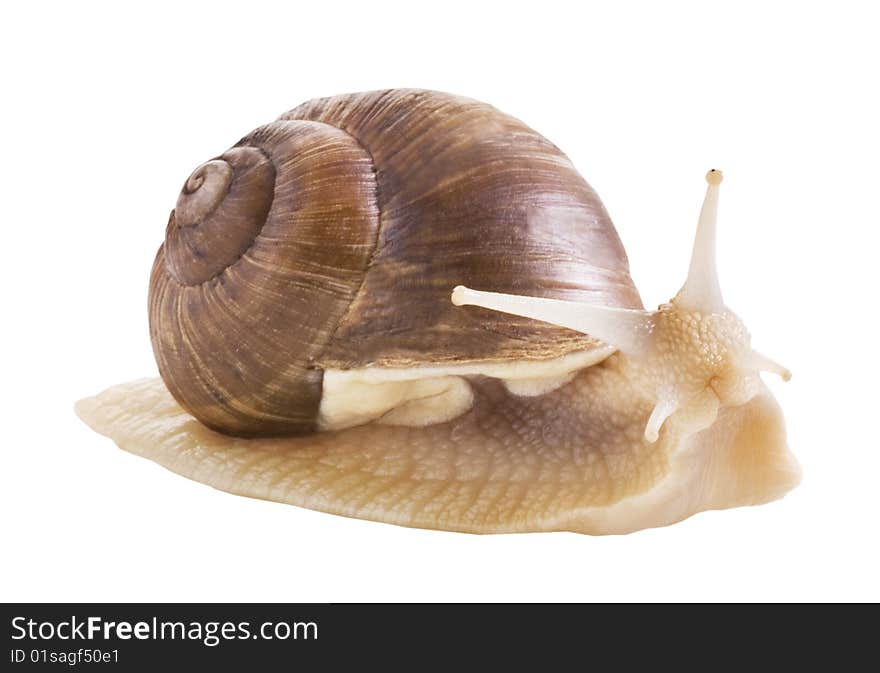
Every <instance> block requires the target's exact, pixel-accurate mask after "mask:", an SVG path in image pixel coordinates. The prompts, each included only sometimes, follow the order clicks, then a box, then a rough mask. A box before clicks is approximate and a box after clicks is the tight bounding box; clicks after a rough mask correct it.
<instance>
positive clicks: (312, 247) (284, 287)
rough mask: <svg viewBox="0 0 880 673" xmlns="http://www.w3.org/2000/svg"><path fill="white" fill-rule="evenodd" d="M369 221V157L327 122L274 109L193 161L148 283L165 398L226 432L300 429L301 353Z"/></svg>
mask: <svg viewBox="0 0 880 673" xmlns="http://www.w3.org/2000/svg"><path fill="white" fill-rule="evenodd" d="M377 231H378V211H377V205H376V182H375V176H374V174H373V165H372V161H371V159H370V157H369V156H368V155H367V153H366V152H365V151H364V150H363V148H361V147H360V146H359V145H358V144H357V142H355V141H354V140H353V139H352V138H351V137H350V136H349V135H347V134H346V133H344V132H342V131H340V130H338V129H336V128H333V127H332V126H327V125H326V124H319V123H313V122H303V121H278V122H275V123H272V124H269V125H267V126H263V127H261V128H259V129H257V130H256V131H254V132H253V133H251V134H250V135H248V136H247V137H245V138H244V139H242V140H241V141H240V142H239V143H238V144H237V145H236V146H235V147H233V148H232V149H231V150H229V151H228V152H225V153H224V154H222V155H221V156H220V157H218V158H216V159H213V160H211V161H208V162H207V163H204V164H202V165H201V166H199V167H198V168H197V169H196V170H195V171H194V172H193V174H192V175H191V176H190V177H189V178H188V179H187V181H186V183H185V184H184V186H183V189H182V190H181V193H180V196H179V197H178V200H177V205H176V207H175V209H174V211H173V212H172V214H171V217H170V218H169V222H168V227H167V230H166V237H165V243H164V245H163V246H162V248H161V249H160V250H159V253H158V255H157V257H156V261H155V264H154V266H153V273H152V278H151V283H150V285H151V290H150V302H149V305H150V306H149V308H150V329H151V336H152V342H153V348H154V352H155V355H156V360H157V362H158V364H159V370H160V373H161V374H162V377H163V379H164V380H165V382H166V385H168V388H169V390H170V391H171V392H172V394H173V395H174V396H175V398H176V399H177V400H178V402H180V404H181V405H182V406H184V407H185V408H187V409H188V410H189V411H190V412H191V413H192V414H193V415H194V416H196V418H198V419H199V420H201V421H202V422H203V423H205V424H206V425H208V426H209V427H211V428H215V429H218V430H222V431H223V432H226V433H229V434H235V435H240V436H254V435H289V434H298V433H307V432H310V431H312V430H313V426H314V422H315V416H316V413H317V408H318V404H319V402H320V399H321V377H322V373H321V370H320V369H319V368H317V367H315V365H314V359H315V358H316V357H317V355H318V354H319V353H320V350H321V348H322V344H324V343H326V342H327V340H328V339H329V338H330V336H331V335H332V333H333V331H334V330H335V328H336V325H337V324H338V322H339V321H340V319H341V318H342V316H343V315H344V313H345V312H346V310H347V308H348V306H349V304H350V303H351V301H352V300H353V298H354V295H355V293H356V291H357V289H358V288H359V287H360V283H361V280H362V277H363V273H364V270H365V269H366V265H367V262H368V260H369V255H370V252H371V251H372V249H373V246H374V244H375V239H376V235H377Z"/></svg>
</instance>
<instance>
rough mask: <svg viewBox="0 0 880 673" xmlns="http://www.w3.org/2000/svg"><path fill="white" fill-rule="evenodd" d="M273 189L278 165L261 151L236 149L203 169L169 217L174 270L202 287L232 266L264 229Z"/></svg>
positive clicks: (171, 269) (167, 238)
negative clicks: (202, 284) (201, 284)
mask: <svg viewBox="0 0 880 673" xmlns="http://www.w3.org/2000/svg"><path fill="white" fill-rule="evenodd" d="M274 190H275V166H274V165H273V164H272V161H271V159H270V158H269V157H268V156H267V155H266V154H264V153H263V151H261V150H260V149H259V148H257V147H247V146H245V147H235V148H233V149H231V150H229V151H228V152H225V153H224V154H222V155H221V156H220V157H219V158H217V159H212V160H211V161H208V162H206V163H204V164H202V165H201V166H199V167H198V168H197V169H196V170H195V171H193V173H192V175H190V176H189V178H188V179H187V181H186V182H185V183H184V185H183V189H181V191H180V196H179V197H178V198H177V205H176V206H175V208H174V210H173V211H172V214H171V217H170V218H169V222H168V229H167V231H166V234H165V254H166V257H167V260H168V270H169V272H170V273H171V274H172V275H173V276H174V277H175V278H176V279H177V280H178V281H179V282H180V283H182V284H184V285H198V284H199V283H204V282H205V281H207V280H210V279H211V278H213V277H215V276H216V275H217V274H219V273H220V272H221V271H223V269H225V268H226V267H228V266H229V265H230V264H233V263H234V262H235V261H236V260H238V259H239V258H240V257H241V256H242V254H244V252H245V251H246V250H247V249H248V248H249V247H250V246H251V245H252V244H253V242H254V239H255V238H256V237H257V235H258V234H259V233H260V230H261V229H262V228H263V224H264V223H265V222H266V217H267V215H268V214H269V209H270V207H271V206H272V199H273V195H274Z"/></svg>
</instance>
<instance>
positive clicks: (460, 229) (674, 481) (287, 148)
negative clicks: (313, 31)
mask: <svg viewBox="0 0 880 673" xmlns="http://www.w3.org/2000/svg"><path fill="white" fill-rule="evenodd" d="M706 179H707V183H708V186H707V190H706V197H705V201H704V204H703V209H702V211H701V213H700V219H699V223H698V227H697V235H696V239H695V243H694V249H693V254H692V258H691V265H690V269H689V272H688V275H687V279H686V281H685V283H684V285H683V286H682V288H681V290H680V291H679V293H678V294H677V295H676V296H675V297H674V298H673V299H672V300H670V302H669V303H667V304H664V305H662V306H660V307H659V308H658V309H657V310H655V311H646V310H644V309H643V308H642V304H641V301H640V299H639V295H638V293H637V292H636V289H635V287H634V285H633V283H632V280H631V278H630V275H629V269H628V263H627V259H626V254H625V252H624V250H623V247H622V246H621V243H620V240H619V238H618V236H617V234H616V232H615V230H614V228H613V226H612V225H611V222H610V220H609V218H608V215H607V213H606V212H605V209H604V208H603V207H602V204H601V202H600V201H599V199H598V197H597V196H596V194H595V192H593V190H592V189H591V188H590V187H589V186H588V185H587V183H586V182H584V180H583V179H582V178H581V177H580V176H579V175H578V173H577V172H576V171H575V169H574V168H573V167H572V165H571V162H570V161H569V160H568V159H567V158H566V157H565V156H564V155H563V154H562V153H561V152H560V151H559V150H558V149H557V148H556V147H555V146H553V145H552V144H551V143H550V142H548V141H547V140H546V139H544V138H543V137H542V136H540V135H539V134H537V133H535V132H534V131H532V130H530V129H529V128H528V127H526V126H524V125H523V124H522V123H520V122H518V121H516V120H514V119H512V118H510V117H508V116H506V115H504V114H502V113H500V112H498V111H497V110H495V109H494V108H492V107H490V106H488V105H485V104H482V103H478V102H476V101H471V100H467V99H463V98H458V97H455V96H450V95H448V94H440V93H434V92H428V91H412V90H391V91H381V92H373V93H365V94H354V95H348V96H337V97H333V98H326V99H321V100H316V101H312V102H309V103H306V104H304V105H302V106H300V107H298V108H296V109H295V110H293V111H291V112H289V113H287V114H285V115H283V116H282V117H281V118H280V119H279V120H278V121H276V122H273V123H271V124H268V125H266V126H263V127H261V128H259V129H257V130H256V131H254V132H252V133H250V134H249V135H247V136H246V137H245V138H243V139H242V140H241V141H240V142H239V143H237V144H236V145H235V146H234V147H233V148H232V149H230V150H228V151H227V152H225V153H223V154H222V155H220V156H219V157H217V158H215V159H212V160H211V161H208V162H207V163H205V164H202V165H201V166H200V167H199V168H197V169H196V171H195V172H194V173H193V174H192V175H191V176H190V177H189V178H188V179H187V181H186V183H185V184H184V187H183V190H182V191H181V194H180V196H179V198H178V201H177V205H176V207H175V209H174V211H173V212H172V214H171V217H170V218H169V221H168V226H167V230H166V237H165V243H164V244H163V246H162V247H161V248H160V250H159V253H158V255H157V257H156V261H155V264H154V266H153V272H152V276H151V282H150V301H149V309H150V333H151V337H152V343H153V348H154V351H155V354H156V359H157V362H158V364H159V371H160V373H161V375H162V378H161V379H151V380H144V381H135V382H131V383H127V384H121V385H118V386H115V387H113V388H111V389H109V390H107V391H104V392H103V393H101V394H100V395H98V396H96V397H92V398H88V399H85V400H81V401H80V402H79V403H78V404H77V412H78V413H79V414H80V416H81V417H82V418H83V419H84V420H85V421H86V422H87V423H88V424H89V425H90V426H91V427H93V428H94V429H95V430H97V431H98V432H101V433H103V434H106V435H108V436H110V437H112V438H113V439H114V441H116V443H117V444H119V446H121V447H122V448H124V449H126V450H128V451H131V452H133V453H136V454H139V455H142V456H146V457H148V458H150V459H152V460H154V461H156V462H158V463H160V464H162V465H165V466H166V467H168V468H170V469H172V470H174V471H176V472H179V473H180V474H183V475H185V476H188V477H190V478H193V479H195V480H198V481H200V482H203V483H207V484H210V485H212V486H215V487H217V488H221V489H224V490H227V491H230V492H233V493H237V494H242V495H249V496H253V497H258V498H265V499H270V500H276V501H280V502H285V503H290V504H294V505H301V506H304V507H310V508H313V509H319V510H322V511H327V512H333V513H336V514H343V515H348V516H355V517H360V518H365V519H375V520H379V521H385V522H390V523H396V524H401V525H407V526H420V527H428V528H440V529H445V530H456V531H468V532H514V531H516V532H523V531H548V530H571V531H577V532H583V533H591V534H604V533H623V532H629V531H633V530H638V529H640V528H645V527H650V526H660V525H666V524H669V523H672V522H675V521H679V520H681V519H683V518H686V517H688V516H690V515H691V514H694V513H696V512H699V511H702V510H706V509H719V508H727V507H733V506H738V505H747V504H749V505H751V504H757V503H761V502H767V501H769V500H772V499H775V498H778V497H780V496H781V495H783V494H784V493H785V492H786V491H788V490H789V489H791V488H792V487H794V486H795V485H796V484H797V483H798V481H799V475H800V471H799V467H798V465H797V462H796V460H795V459H794V458H793V456H792V455H791V454H790V452H789V451H788V447H787V446H786V440H785V425H784V421H783V418H782V414H781V412H780V409H779V406H778V405H777V404H776V402H775V400H774V399H773V397H772V395H771V394H770V392H769V390H768V389H767V387H766V386H765V385H764V383H763V381H762V379H761V378H760V375H759V372H761V371H769V372H774V373H777V374H780V375H781V376H782V377H783V378H786V379H787V378H788V377H789V376H790V374H789V373H788V371H787V370H786V369H785V368H783V367H781V366H780V365H778V364H776V363H775V362H773V361H772V360H770V359H769V358H767V357H765V356H763V355H760V354H759V353H757V352H756V351H754V350H753V349H752V347H751V337H750V336H749V333H748V331H747V330H746V329H745V326H744V325H743V324H742V322H741V321H740V320H739V318H738V317H737V316H736V315H735V314H734V313H733V312H732V311H731V310H730V309H729V308H728V307H727V306H726V305H725V303H724V301H723V299H722V295H721V290H720V285H719V282H718V275H717V270H716V268H715V249H714V246H715V226H716V212H717V203H718V188H719V185H720V183H721V174H720V172H717V171H710V172H709V173H708V174H707V176H706ZM468 286H471V287H473V288H477V289H471V288H470V287H468ZM453 288H454V289H453ZM450 293H451V294H450ZM450 300H451V301H450ZM196 419H198V420H196ZM389 423H390V425H389ZM244 437H248V438H244Z"/></svg>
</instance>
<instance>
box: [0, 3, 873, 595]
mask: <svg viewBox="0 0 880 673" xmlns="http://www.w3.org/2000/svg"><path fill="white" fill-rule="evenodd" d="M870 7H871V3H862V4H856V3H847V2H840V1H838V2H833V3H827V4H826V5H824V6H823V5H818V4H815V3H808V2H797V3H783V2H777V3H764V2H762V3H756V4H755V5H751V4H749V3H744V2H736V3H733V2H730V3H720V2H694V3H669V2H664V3H638V4H636V3H628V2H616V3H601V6H599V5H598V3H597V4H596V5H593V4H590V3H583V2H579V3H574V2H572V3H565V4H562V3H555V2H549V1H547V0H542V1H541V2H536V3H533V4H517V3H513V2H504V3H500V4H497V5H490V4H489V3H478V2H467V3H460V4H459V3H455V2H450V1H449V0H443V2H436V3H432V4H431V5H427V4H421V3H414V2H410V3H401V4H396V5H392V4H386V3H381V2H376V1H372V2H361V3H352V4H350V5H344V4H343V3H340V2H327V3H322V2H311V3H308V5H303V6H297V3H293V2H285V3H278V4H277V5H264V4H262V3H259V2H254V1H253V0H248V1H247V2H240V3H236V4H235V5H230V6H225V5H222V4H220V3H216V2H212V3H206V4H204V5H197V4H191V3H186V4H184V3H174V5H173V7H169V8H167V9H163V8H161V6H160V5H158V4H154V3H149V4H145V5H144V7H143V9H141V10H135V9H131V8H130V7H128V3H107V4H97V3H58V4H55V5H50V4H44V3H40V2H33V3H8V4H5V5H4V8H3V9H2V10H0V63H2V66H0V67H2V94H0V95H2V98H3V103H2V106H0V118H2V121H0V130H2V134H3V144H2V149H3V153H2V158H0V185H2V242H3V251H4V254H3V261H2V264H0V274H2V279H0V280H2V287H3V292H2V316H3V317H2V330H0V339H2V344H0V345H2V349H0V353H2V356H3V369H2V380H3V385H2V393H0V394H2V396H3V400H2V410H3V430H2V435H0V442H2V448H0V461H2V470H0V479H2V487H0V499H2V524H0V525H2V530H0V538H2V540H3V543H2V544H3V547H4V551H3V552H2V556H0V564H2V572H0V599H2V600H26V601H31V600H95V601H133V600H158V601H166V600H168V601H227V600H253V601H341V600H345V601H362V600H388V601H396V600H442V601H445V600H474V601H478V600H480V601H481V600H499V601H509V600H529V601H530V600H578V601H593V600H623V601H653V600H868V599H872V600H878V599H880V581H878V574H877V568H878V562H880V558H878V557H880V554H878V550H880V543H878V515H880V507H878V495H877V494H878V484H880V432H878V419H880V408H878V403H880V394H878V393H880V391H878V386H880V368H878V360H880V357H878V350H880V339H878V319H877V314H878V304H877V292H876V289H877V284H878V282H877V279H878V263H880V259H878V257H880V234H878V231H880V216H878V198H877V195H878V193H880V192H878V189H880V187H878V185H880V136H878V123H880V101H878V89H880V86H878V84H880V83H878V65H880V48H878V37H877V36H878V16H877V15H875V14H874V13H873V12H872V11H871V10H870V9H869V8H870ZM395 86H415V87H425V88H434V89H440V90H446V91H452V92H455V93H460V94H464V95H468V96H471V97H475V98H479V99H481V100H485V101H488V102H490V103H492V104H494V105H495V106H497V107H499V108H500V109H502V110H504V111H506V112H509V113H511V114H513V115H514V116H516V117H519V118H520V119H522V120H524V121H525V122H526V123H528V124H529V125H531V126H533V127H534V128H535V129H537V130H538V131H540V132H542V133H544V134H545V135H547V136H548V137H549V138H550V139H551V140H552V141H554V142H555V143H556V144H557V145H559V146H560V147H561V148H562V149H563V150H564V151H566V152H567V153H568V154H569V156H570V157H571V158H572V160H573V161H574V163H575V165H576V166H577V167H578V168H579V170H580V171H581V172H582V173H583V174H584V176H585V177H586V178H587V180H588V181H589V182H590V183H591V184H592V185H593V187H595V188H596V190H597V191H598V192H599V194H600V195H601V196H602V198H603V200H604V202H605V204H606V206H607V208H608V210H609V212H610V213H611V216H612V218H613V219H614V221H615V224H616V226H617V228H618V230H619V232H620V235H621V237H622V238H623V241H624V243H625V245H626V248H627V251H628V253H629V255H630V262H631V265H632V271H633V277H634V278H635V281H636V284H637V285H638V287H639V288H640V290H641V292H642V296H643V299H644V300H645V303H646V305H649V306H652V305H656V304H658V303H660V302H662V301H665V300H667V299H669V298H670V297H671V296H672V295H673V294H674V293H675V291H676V290H677V289H678V286H679V285H680V283H681V281H682V280H683V277H684V273H685V270H686V265H687V260H688V256H689V251H690V245H691V236H692V233H693V230H694V226H695V223H696V217H697V213H698V210H699V206H700V201H701V199H702V194H703V190H704V182H703V174H704V173H705V171H706V170H707V169H708V168H710V167H717V168H721V169H723V170H724V172H725V176H726V179H725V183H724V186H723V189H722V197H721V198H722V201H721V211H720V212H721V229H720V233H719V245H720V250H719V262H720V266H721V277H722V286H723V289H724V292H725V299H726V300H727V302H728V304H729V305H730V306H731V307H732V308H733V309H734V310H736V311H737V312H738V313H739V314H740V315H741V316H742V317H743V319H744V320H745V322H746V323H747V324H748V325H749V326H750V328H751V330H752V333H753V336H754V343H755V345H756V346H757V347H758V348H759V349H760V350H762V351H764V352H766V353H767V354H769V355H771V356H773V357H774V358H776V359H778V360H779V361H781V362H783V363H784V364H786V365H787V366H788V367H790V368H791V369H792V371H793V372H794V378H793V380H792V381H791V383H789V384H782V383H780V382H778V381H776V380H773V381H771V382H770V385H771V386H772V388H773V390H774V392H775V393H776V394H777V396H778V398H779V400H780V402H781V404H782V406H783V408H784V409H785V412H786V416H787V419H788V423H789V432H790V443H791V446H792V448H793V450H794V452H795V454H796V455H797V457H798V458H799V459H800V461H801V463H802V465H803V469H804V475H805V476H804V481H803V484H802V485H801V486H800V487H799V488H798V489H797V490H795V491H793V492H792V493H791V494H790V495H788V496H787V497H786V498H785V499H784V500H781V501H779V502H776V503H773V504H770V505H766V506H762V507H758V508H747V509H739V510H730V511H725V512H712V513H705V514H700V515H697V516H695V517H694V518H692V519H690V520H688V521H685V522H683V523H680V524H677V525H675V526H672V527H669V528H663V529H656V530H648V531H644V532H640V533H636V534H632V535H629V536H623V537H606V538H591V537H585V536H579V535H574V534H543V535H506V536H470V535H462V534H453V533H441V532H431V531H421V530H411V529H405V528H397V527H394V526H389V525H383V524H377V523H369V522H364V521H356V520H349V519H344V518H339V517H334V516H330V515H326V514H320V513H315V512H310V511H306V510H301V509H296V508H293V507H289V506H284V505H278V504H273V503H268V502H260V501H255V500H248V499H244V498H239V497H234V496H231V495H227V494H224V493H221V492H219V491H214V490H212V489H210V488H208V487H205V486H202V485H199V484H196V483H194V482H191V481H187V480H186V479H184V478H182V477H178V476H176V475H173V474H172V473H170V472H167V471H165V470H164V469H162V468H160V467H158V466H156V465H154V464H152V463H150V462H147V461H145V460H142V459H139V458H136V457H134V456H131V455H129V454H126V453H124V452H122V451H120V450H119V449H117V448H116V447H115V446H114V445H113V444H112V442H110V441H109V440H107V439H105V438H102V437H100V436H98V435H96V434H94V433H93V432H91V431H90V430H89V429H87V428H86V426H85V425H83V424H82V423H81V422H80V421H79V420H78V419H77V418H76V417H75V415H74V413H73V403H74V401H75V400H76V399H78V398H80V397H83V396H87V395H91V394H94V393H96V392H98V391H99V390H101V389H103V388H105V387H107V386H110V385H112V384H115V383H118V382H121V381H125V380H128V379H132V378H137V377H142V376H146V375H153V374H154V373H155V372H156V368H155V364H154V362H153V357H152V353H151V350H150V343H149V337H148V332H147V311H146V293H147V281H148V273H149V269H150V265H151V263H152V260H153V256H154V253H155V251H156V249H157V247H158V246H159V244H160V242H161V240H162V237H163V232H164V228H165V223H166V220H167V216H168V212H169V210H170V209H171V207H172V206H173V204H174V201H175V199H176V196H177V192H178V190H179V188H180V186H181V184H182V183H183V181H184V180H185V179H186V177H187V176H188V175H189V173H190V171H191V170H192V169H193V168H194V167H195V166H196V165H197V164H199V163H200V162H202V161H203V160H205V159H207V158H210V157H213V156H215V155H216V154H218V153H220V152H222V151H223V150H224V149H226V148H227V147H228V146H230V145H231V144H232V143H234V142H235V141H236V140H238V138H239V137H241V136H242V135H244V134H245V133H246V132H248V131H249V130H250V129H252V128H254V127H256V126H258V125H260V124H262V123H264V122H267V121H270V120H272V119H274V118H275V117H277V116H278V115H279V114H280V113H282V112H284V111H285V110H287V109H290V108H292V107H294V106H295V105H297V104H298V103H300V102H302V101H304V100H307V99H309V98H313V97H317V96H324V95H330V94H335V93H344V92H350V91H358V90H368V89H375V88H386V87H395Z"/></svg>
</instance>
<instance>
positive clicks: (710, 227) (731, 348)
mask: <svg viewBox="0 0 880 673" xmlns="http://www.w3.org/2000/svg"><path fill="white" fill-rule="evenodd" d="M721 180H722V175H721V172H720V171H716V170H711V171H709V173H707V174H706V182H707V183H708V186H707V189H706V197H705V200H704V202H703V207H702V210H701V212H700V218H699V223H698V225H697V234H696V237H695V240H694V247H693V253H692V255H691V262H690V268H689V270H688V276H687V280H685V283H684V285H683V286H682V288H681V290H679V292H678V294H677V295H676V296H675V297H674V298H673V299H672V300H671V301H670V302H669V303H667V304H663V305H661V306H660V307H659V308H658V309H657V310H656V311H645V310H640V309H624V308H615V307H605V306H594V305H590V304H585V303H581V302H574V301H567V300H559V299H545V298H538V297H525V296H520V295H510V294H502V293H497V292H481V291H477V290H471V289H469V288H467V287H464V286H461V285H459V286H458V287H456V288H455V289H454V290H453V293H452V303H453V304H455V305H456V306H480V307H483V308H487V309H491V310H495V311H502V312H505V313H510V314H513V315H519V316H523V317H527V318H533V319H535V320H542V321H545V322H548V323H552V324H554V325H558V326H560V327H567V328H569V329H573V330H576V331H579V332H582V333H584V334H589V335H590V336H592V337H594V338H596V339H600V340H601V341H604V342H606V343H608V344H610V345H612V346H614V347H616V348H617V350H618V351H620V353H621V356H622V357H621V358H620V360H621V366H622V367H623V368H625V369H626V370H627V374H628V375H629V376H630V377H631V378H633V379H635V380H638V381H639V383H640V386H639V389H641V390H644V391H647V394H648V395H650V396H651V397H652V399H651V400H650V402H651V403H652V404H653V410H652V411H651V414H650V416H649V418H648V420H647V423H646V425H645V439H646V440H647V441H649V442H654V441H656V440H657V438H658V437H659V434H660V429H661V428H662V426H663V424H664V422H665V421H666V420H667V419H668V418H669V417H670V416H672V415H673V414H675V413H678V412H686V411H688V410H693V409H695V408H697V407H699V406H700V405H701V404H702V403H703V402H704V401H706V400H709V401H710V402H715V401H716V400H717V404H718V405H720V406H738V405H741V404H745V403H746V402H747V401H749V400H750V399H751V398H752V397H754V396H755V395H756V394H757V393H758V392H759V391H760V389H761V381H760V372H762V371H766V372H771V373H774V374H778V375H779V376H781V377H782V378H783V379H784V380H786V381H787V380H789V379H790V378H791V373H790V372H789V371H788V370H787V369H785V368H784V367H782V366H781V365H779V364H777V363H776V362H773V361H772V360H770V359H769V358H767V357H765V356H764V355H761V354H760V353H758V352H757V351H755V350H754V349H753V348H752V346H751V336H750V335H749V332H748V330H747V329H746V327H745V325H743V323H742V321H741V320H740V319H739V317H738V316H737V315H736V314H735V313H734V312H733V311H731V310H730V309H729V308H728V307H727V306H726V305H725V304H724V301H723V299H722V296H721V288H720V285H719V282H718V270H717V265H716V259H715V232H716V222H717V212H718V189H719V186H720V185H721Z"/></svg>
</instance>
